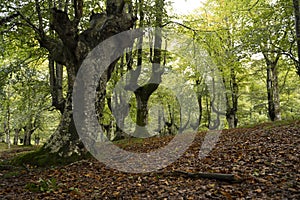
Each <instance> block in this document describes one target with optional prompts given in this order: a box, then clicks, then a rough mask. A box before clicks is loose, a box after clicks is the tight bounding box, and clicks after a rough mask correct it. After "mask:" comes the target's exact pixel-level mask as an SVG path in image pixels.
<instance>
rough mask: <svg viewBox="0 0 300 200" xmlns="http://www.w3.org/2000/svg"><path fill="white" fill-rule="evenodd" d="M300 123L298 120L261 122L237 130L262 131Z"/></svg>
mask: <svg viewBox="0 0 300 200" xmlns="http://www.w3.org/2000/svg"><path fill="white" fill-rule="evenodd" d="M297 123H300V119H297V120H295V119H294V120H280V121H274V122H271V121H269V122H262V123H259V124H248V125H243V126H240V127H239V128H264V129H270V128H273V127H281V126H286V125H290V124H297Z"/></svg>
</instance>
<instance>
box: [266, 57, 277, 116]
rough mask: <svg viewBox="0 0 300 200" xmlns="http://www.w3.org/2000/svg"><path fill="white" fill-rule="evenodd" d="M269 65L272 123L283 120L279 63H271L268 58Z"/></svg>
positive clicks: (269, 103)
mask: <svg viewBox="0 0 300 200" xmlns="http://www.w3.org/2000/svg"><path fill="white" fill-rule="evenodd" d="M265 59H266V63H267V94H268V114H269V118H270V120H271V121H278V120H281V112H280V97H279V96H280V95H279V88H278V74H277V62H278V60H279V57H278V58H277V59H275V61H274V62H272V61H270V60H269V59H268V58H267V57H266V56H265Z"/></svg>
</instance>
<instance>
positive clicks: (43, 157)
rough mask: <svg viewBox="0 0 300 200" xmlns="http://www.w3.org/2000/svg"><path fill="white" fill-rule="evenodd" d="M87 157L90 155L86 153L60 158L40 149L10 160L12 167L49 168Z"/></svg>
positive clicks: (55, 154)
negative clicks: (25, 165)
mask: <svg viewBox="0 0 300 200" xmlns="http://www.w3.org/2000/svg"><path fill="white" fill-rule="evenodd" d="M88 157H90V154H88V153H86V154H85V155H81V156H80V155H76V154H73V155H72V156H69V157H62V156H59V155H58V154H57V153H50V152H49V151H47V150H45V149H43V148H40V149H38V150H36V151H33V152H30V153H26V154H23V155H20V156H17V157H15V158H14V159H13V160H11V164H14V165H24V164H27V165H30V166H36V167H50V166H59V165H66V164H69V163H72V162H75V161H78V160H81V159H85V158H88Z"/></svg>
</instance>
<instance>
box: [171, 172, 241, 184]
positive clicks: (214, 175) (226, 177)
mask: <svg viewBox="0 0 300 200" xmlns="http://www.w3.org/2000/svg"><path fill="white" fill-rule="evenodd" d="M174 173H175V174H178V175H184V176H186V177H190V178H207V179H216V180H220V181H229V182H241V181H242V178H241V177H239V176H237V175H234V174H220V173H204V172H197V173H191V172H185V171H174Z"/></svg>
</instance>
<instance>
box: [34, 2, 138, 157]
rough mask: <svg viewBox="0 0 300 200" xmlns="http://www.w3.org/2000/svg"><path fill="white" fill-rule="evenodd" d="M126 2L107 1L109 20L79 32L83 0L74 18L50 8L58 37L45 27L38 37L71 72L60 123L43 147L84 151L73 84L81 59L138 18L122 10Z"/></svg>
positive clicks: (64, 152)
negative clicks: (77, 124) (73, 105)
mask: <svg viewBox="0 0 300 200" xmlns="http://www.w3.org/2000/svg"><path fill="white" fill-rule="evenodd" d="M124 3H125V1H124V0H111V1H107V19H108V18H109V20H106V21H105V24H102V26H98V25H97V23H100V22H98V21H96V22H95V23H96V25H95V26H93V27H90V28H88V29H86V30H84V31H82V32H80V33H79V30H78V29H79V28H78V25H79V21H80V20H81V17H82V9H83V8H82V1H79V0H78V1H74V12H75V14H74V15H75V16H74V17H73V20H70V18H69V16H68V13H67V12H65V11H61V10H58V9H56V8H54V9H51V15H52V20H51V25H50V26H51V28H52V29H53V30H54V31H55V32H56V34H57V35H58V38H53V37H48V36H47V35H46V34H45V33H44V32H43V30H39V31H38V36H39V37H38V40H39V42H40V44H41V46H42V47H44V48H46V49H47V50H48V51H49V54H50V58H51V59H52V60H54V61H55V62H56V63H58V64H60V65H64V66H65V67H66V71H67V75H68V79H67V80H68V91H67V96H66V100H65V104H64V108H63V112H62V117H61V120H60V124H59V126H58V128H57V129H56V131H55V132H54V134H53V135H52V136H51V137H50V139H49V141H48V142H47V143H46V144H45V145H44V146H43V149H44V150H47V151H49V152H51V153H57V154H58V155H60V156H64V157H67V156H71V155H73V154H78V155H81V154H82V153H83V152H85V150H84V147H83V144H82V142H81V141H80V139H79V136H78V133H77V131H76V128H75V125H74V120H73V110H72V92H73V84H74V81H75V78H76V74H77V72H78V70H79V68H80V66H81V63H82V62H83V60H84V59H85V57H86V56H87V54H88V53H89V52H90V51H91V50H92V49H93V48H94V47H96V46H97V45H98V44H99V43H101V42H102V41H104V40H105V39H107V38H108V37H110V36H113V35H115V34H117V33H120V32H122V31H126V30H129V29H130V28H132V27H133V25H134V23H135V21H136V18H135V17H133V16H132V15H131V14H130V13H125V12H123V7H124ZM111 67H112V66H111ZM109 70H111V68H110V69H109ZM109 70H108V71H109ZM108 78H109V77H108ZM107 81H108V79H106V80H104V81H103V84H101V88H99V91H98V92H99V93H100V94H101V95H100V100H103V98H105V97H104V96H103V95H102V94H105V86H106V82H107Z"/></svg>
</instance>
